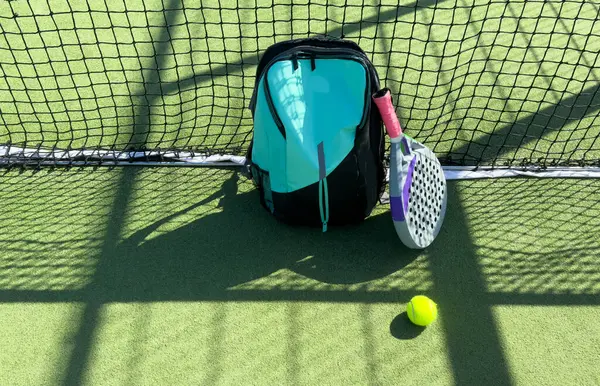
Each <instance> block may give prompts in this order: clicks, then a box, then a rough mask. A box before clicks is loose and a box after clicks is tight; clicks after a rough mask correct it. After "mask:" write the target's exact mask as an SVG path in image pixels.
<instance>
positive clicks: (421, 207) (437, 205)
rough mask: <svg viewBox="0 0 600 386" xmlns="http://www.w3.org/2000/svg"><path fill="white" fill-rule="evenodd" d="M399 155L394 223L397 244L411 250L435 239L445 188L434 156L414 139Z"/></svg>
mask: <svg viewBox="0 0 600 386" xmlns="http://www.w3.org/2000/svg"><path fill="white" fill-rule="evenodd" d="M408 143H409V144H410V148H411V151H410V153H409V154H403V155H401V158H402V161H401V162H400V164H402V165H403V167H402V166H399V170H398V172H399V173H398V174H399V184H400V185H401V186H400V187H401V191H402V199H401V201H402V212H403V213H402V215H401V216H397V217H396V219H395V220H394V226H395V227H396V233H397V234H398V236H399V237H400V239H401V241H402V242H403V243H404V244H405V245H406V246H408V247H409V248H413V249H423V248H426V247H428V246H429V245H430V244H431V243H432V242H433V241H434V240H435V238H436V237H437V235H438V233H439V232H440V229H441V227H442V224H443V222H444V217H445V215H446V202H447V185H446V178H445V176H444V171H443V170H442V166H441V164H440V162H439V161H438V159H437V157H436V156H435V154H434V153H433V152H432V151H431V150H429V149H428V148H426V147H425V146H423V145H421V144H419V143H418V142H416V141H414V140H409V141H408Z"/></svg>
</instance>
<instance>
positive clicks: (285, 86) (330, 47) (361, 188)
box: [246, 38, 385, 231]
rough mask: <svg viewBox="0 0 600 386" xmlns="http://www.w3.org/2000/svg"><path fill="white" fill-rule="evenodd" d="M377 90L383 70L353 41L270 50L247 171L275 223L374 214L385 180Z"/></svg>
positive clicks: (257, 91) (261, 69)
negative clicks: (375, 66)
mask: <svg viewBox="0 0 600 386" xmlns="http://www.w3.org/2000/svg"><path fill="white" fill-rule="evenodd" d="M377 90H379V77H378V75H377V72H376V70H375V68H374V67H373V65H372V63H371V62H370V60H369V59H368V57H367V56H366V55H365V53H364V51H363V50H362V49H361V48H360V47H359V46H358V45H357V44H355V43H354V42H351V41H347V40H342V39H333V38H305V39H298V40H290V41H284V42H280V43H277V44H274V45H272V46H270V47H269V48H268V49H267V50H266V51H265V53H264V54H263V57H262V58H261V60H260V62H259V64H258V69H257V72H256V80H255V86H254V92H253V94H252V99H251V101H250V110H251V111H252V116H253V121H254V130H253V138H252V142H251V145H250V147H249V150H248V154H247V157H246V158H247V164H246V166H247V167H246V170H247V171H248V172H249V174H250V177H251V178H252V179H253V181H254V183H255V184H256V186H257V187H258V190H259V192H260V202H261V204H262V205H263V206H264V207H265V208H266V209H267V210H269V211H270V212H271V213H272V214H273V215H274V216H275V217H276V218H278V219H280V220H281V221H283V222H285V223H288V224H293V225H308V226H322V227H323V231H326V230H327V225H328V224H331V225H345V224H351V223H358V222H360V221H362V220H364V219H365V218H366V217H367V216H368V215H369V214H370V213H371V211H372V210H373V208H374V207H375V205H376V204H377V202H378V200H379V198H380V197H381V194H382V192H383V189H384V179H385V171H384V163H383V161H384V158H383V157H384V147H385V137H384V130H383V123H382V120H381V116H380V115H379V111H378V110H377V108H376V106H375V104H374V103H372V99H371V95H372V94H373V93H374V92H376V91H377Z"/></svg>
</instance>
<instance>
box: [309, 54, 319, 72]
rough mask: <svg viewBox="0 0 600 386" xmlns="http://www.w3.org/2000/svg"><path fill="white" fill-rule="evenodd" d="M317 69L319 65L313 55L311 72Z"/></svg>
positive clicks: (311, 57)
mask: <svg viewBox="0 0 600 386" xmlns="http://www.w3.org/2000/svg"><path fill="white" fill-rule="evenodd" d="M315 68H317V63H316V61H315V55H311V56H310V69H311V71H314V70H315Z"/></svg>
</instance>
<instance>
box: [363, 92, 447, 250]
mask: <svg viewBox="0 0 600 386" xmlns="http://www.w3.org/2000/svg"><path fill="white" fill-rule="evenodd" d="M373 101H374V102H375V104H376V105H377V108H378V110H379V112H380V113H381V118H382V119H383V123H384V124H385V128H386V131H387V133H388V135H389V136H390V142H391V154H390V177H389V186H390V211H391V213H392V219H393V220H394V226H395V228H396V233H397V234H398V237H400V240H401V241H402V243H404V245H406V246H407V247H409V248H412V249H423V248H426V247H428V246H429V245H430V244H431V243H432V242H433V240H434V239H435V238H436V236H437V235H438V233H439V231H440V229H441V227H442V223H443V222H444V216H445V214H446V201H447V188H446V177H445V176H444V171H443V170H442V165H441V164H440V162H439V161H438V159H437V157H436V156H435V154H434V153H433V151H431V150H430V149H428V148H427V147H425V146H424V145H422V144H421V143H419V142H417V141H415V140H414V139H412V138H410V137H409V136H407V135H406V134H404V133H403V132H402V128H401V127H400V122H399V121H398V117H397V116H396V112H395V110H394V105H393V104H392V96H391V92H390V90H389V89H388V88H383V89H381V90H379V91H378V92H376V93H375V94H373Z"/></svg>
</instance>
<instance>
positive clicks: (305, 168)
mask: <svg viewBox="0 0 600 386" xmlns="http://www.w3.org/2000/svg"><path fill="white" fill-rule="evenodd" d="M315 64H316V66H315V70H314V71H313V70H312V68H311V62H310V60H309V59H299V60H298V68H297V69H296V70H295V71H294V68H293V63H292V61H288V60H285V61H279V62H276V63H275V64H273V66H272V67H271V68H270V70H269V72H268V74H267V76H268V80H269V89H270V92H271V97H272V99H273V104H274V106H275V108H276V110H277V112H278V114H279V117H280V119H281V121H282V123H283V125H284V127H285V131H286V137H287V140H286V151H287V165H286V171H287V188H288V191H294V190H298V189H301V188H304V187H306V186H308V185H310V184H313V183H315V182H317V181H319V159H318V153H317V145H318V144H319V143H321V142H323V147H324V152H325V154H326V155H327V157H326V159H327V165H326V171H327V174H329V173H331V172H332V171H333V170H334V169H335V168H336V167H337V166H338V165H339V164H340V163H341V162H342V160H343V159H344V158H345V157H346V156H347V155H348V152H350V150H351V149H352V148H353V146H354V139H355V136H356V129H357V126H358V125H359V124H360V122H361V120H362V118H363V114H364V107H365V106H364V104H365V89H366V86H367V85H366V81H367V80H366V79H367V74H366V70H365V68H364V67H363V65H362V64H360V63H358V62H355V61H351V60H346V59H316V61H315ZM274 190H275V189H274Z"/></svg>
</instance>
